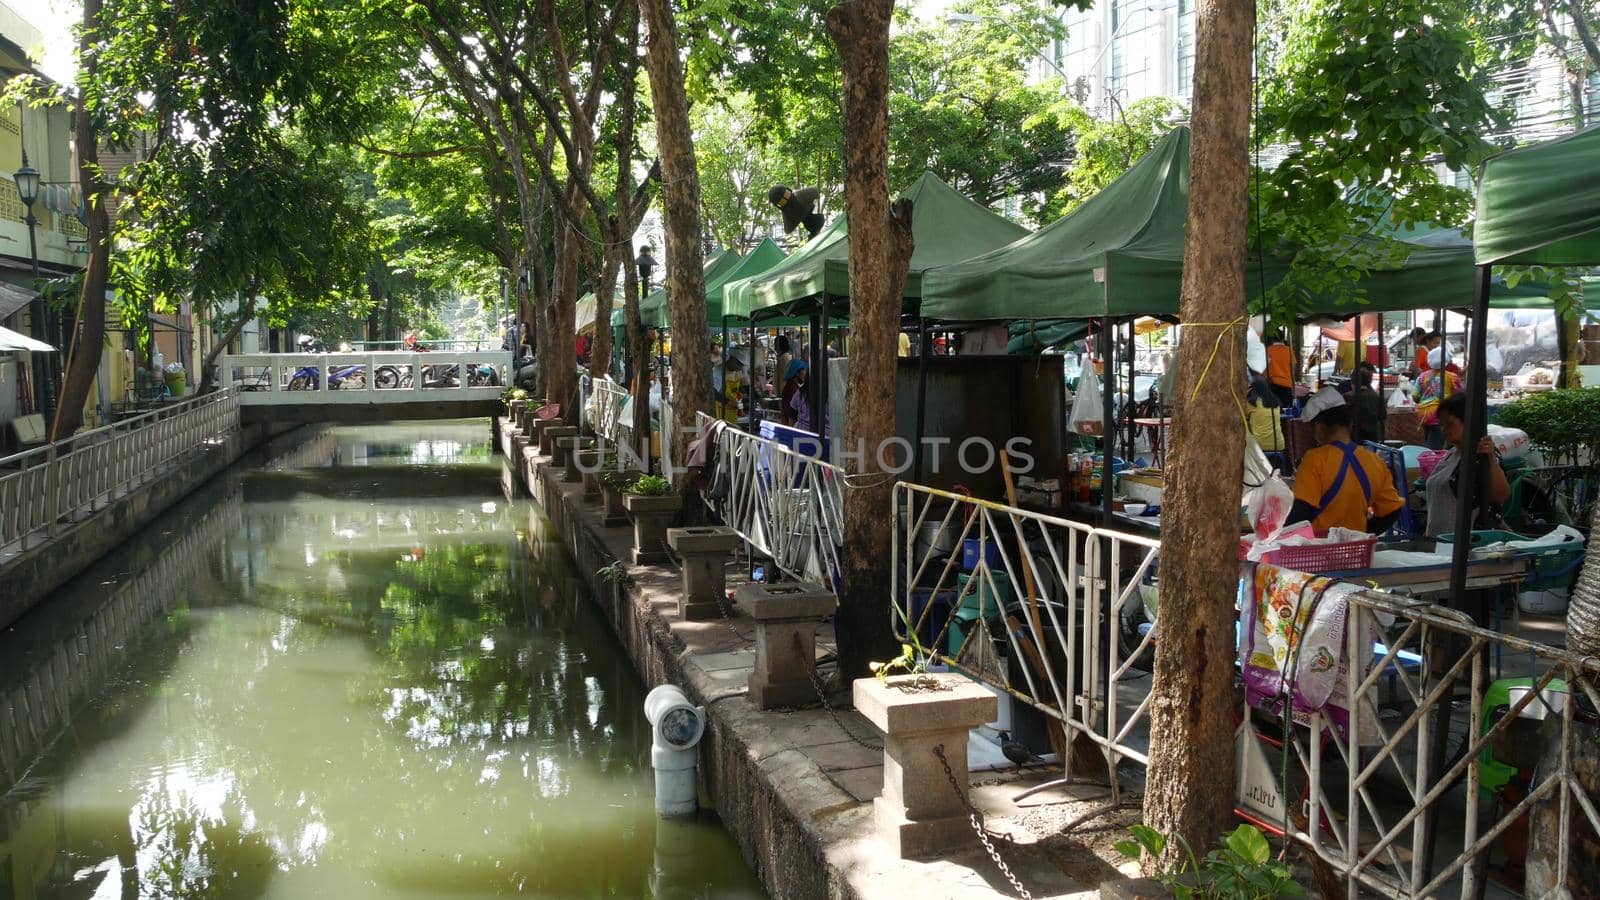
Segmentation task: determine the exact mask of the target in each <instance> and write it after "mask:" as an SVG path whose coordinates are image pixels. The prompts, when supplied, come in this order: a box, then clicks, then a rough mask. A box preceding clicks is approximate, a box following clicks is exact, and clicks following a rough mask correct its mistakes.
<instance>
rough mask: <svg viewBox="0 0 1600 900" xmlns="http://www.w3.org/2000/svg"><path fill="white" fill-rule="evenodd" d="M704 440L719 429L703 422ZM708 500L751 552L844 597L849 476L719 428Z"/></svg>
mask: <svg viewBox="0 0 1600 900" xmlns="http://www.w3.org/2000/svg"><path fill="white" fill-rule="evenodd" d="M698 421H699V426H698V427H699V429H700V431H701V433H704V432H705V430H706V429H708V428H711V427H713V425H712V423H713V422H715V420H714V419H712V418H711V417H710V416H707V415H705V414H703V413H702V414H701V415H700V417H699V420H698ZM716 458H717V459H716V469H715V471H714V473H713V477H712V487H711V490H710V491H709V492H707V494H706V500H707V502H708V503H710V504H711V506H712V509H713V510H714V511H715V512H716V513H717V515H718V516H720V517H721V519H722V521H723V522H724V523H725V524H727V525H728V526H729V527H731V528H733V529H734V530H735V531H737V532H738V533H739V535H740V536H741V537H743V538H744V540H745V542H746V543H747V544H748V545H749V546H750V548H751V550H753V551H754V552H756V553H759V554H761V555H763V556H766V557H767V558H769V559H771V560H772V563H773V565H775V566H777V567H778V568H779V569H781V570H782V571H783V572H785V573H787V574H788V575H789V576H791V577H794V578H805V579H810V580H814V581H819V582H822V583H824V584H827V585H829V586H830V587H833V588H835V589H837V587H838V584H839V554H840V548H841V547H842V546H843V543H844V495H843V490H844V483H845V476H844V472H843V470H841V469H839V468H838V467H837V466H833V465H830V464H828V463H825V462H822V461H821V460H820V459H817V458H815V457H813V456H808V455H806V454H803V453H798V452H796V451H794V450H792V449H790V448H789V447H785V446H784V445H782V444H779V443H777V442H775V441H769V440H763V439H762V438H759V437H756V436H755V435H751V434H746V433H745V432H742V431H740V430H738V429H737V428H731V427H730V428H718V430H717V438H716Z"/></svg>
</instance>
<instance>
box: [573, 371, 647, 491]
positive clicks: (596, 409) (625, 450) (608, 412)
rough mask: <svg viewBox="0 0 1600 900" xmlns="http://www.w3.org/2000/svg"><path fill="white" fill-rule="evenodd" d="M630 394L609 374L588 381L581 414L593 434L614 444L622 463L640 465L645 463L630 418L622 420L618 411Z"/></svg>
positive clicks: (633, 465)
mask: <svg viewBox="0 0 1600 900" xmlns="http://www.w3.org/2000/svg"><path fill="white" fill-rule="evenodd" d="M631 396H632V395H631V394H629V393H628V390H627V388H624V387H623V386H622V385H620V384H617V383H616V382H614V381H612V380H611V379H610V378H597V379H594V380H592V381H591V383H590V385H589V399H588V401H587V402H586V403H585V405H584V407H583V414H584V417H585V419H586V420H587V421H588V423H589V427H590V428H591V429H593V431H594V433H595V436H596V437H598V438H600V440H601V441H603V442H604V443H607V444H610V445H612V446H614V447H616V449H617V454H618V455H619V456H620V457H621V458H622V464H623V465H625V466H632V467H636V468H639V469H644V468H646V466H645V465H644V461H643V460H641V459H640V458H639V453H638V450H637V446H638V445H637V444H636V442H635V441H634V439H633V422H632V421H624V417H623V415H622V410H623V407H624V406H626V405H627V403H628V398H629V397H631Z"/></svg>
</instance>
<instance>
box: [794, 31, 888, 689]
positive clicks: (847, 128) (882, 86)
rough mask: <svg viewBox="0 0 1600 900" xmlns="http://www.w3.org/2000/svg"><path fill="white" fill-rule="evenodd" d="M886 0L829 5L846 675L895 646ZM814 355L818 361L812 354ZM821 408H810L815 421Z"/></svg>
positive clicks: (842, 666) (862, 671)
mask: <svg viewBox="0 0 1600 900" xmlns="http://www.w3.org/2000/svg"><path fill="white" fill-rule="evenodd" d="M893 14H894V2H893V0H856V2H851V3H843V4H840V5H839V6H835V7H834V8H833V9H831V10H829V11H828V33H829V34H830V35H831V36H832V37H833V42H834V44H835V45H836V46H837V47H838V48H839V58H840V62H841V64H842V66H843V73H844V170H845V210H846V213H847V214H848V215H849V217H850V350H851V353H850V373H849V383H848V384H847V386H846V387H847V392H848V394H849V396H850V403H849V406H848V408H847V410H846V415H845V423H844V445H843V454H844V455H843V456H842V459H843V460H844V464H845V467H846V469H847V471H849V472H850V473H851V474H852V475H854V476H855V479H856V480H855V481H854V482H853V483H852V484H851V485H850V486H849V487H847V488H846V489H845V490H844V552H843V553H842V554H840V560H841V564H842V572H841V575H842V581H843V584H842V585H840V588H839V590H840V593H839V673H840V676H841V677H842V678H844V679H845V681H846V683H848V682H849V681H850V680H852V679H855V678H860V677H863V676H865V675H867V674H868V672H869V668H868V663H870V662H871V661H872V660H873V659H880V660H881V659H885V658H887V657H886V656H885V654H887V653H889V651H890V648H892V647H893V646H894V641H893V635H892V634H891V633H890V630H889V617H888V615H887V614H886V611H885V606H886V605H887V604H888V602H889V584H890V579H889V574H890V573H889V565H890V562H889V560H890V557H891V553H890V543H891V541H892V533H893V529H892V528H891V524H892V520H891V518H890V513H891V506H892V503H893V500H892V493H893V485H894V479H893V478H892V477H891V476H890V475H889V474H887V473H886V472H885V471H884V463H886V462H887V463H888V464H890V465H894V464H895V460H893V459H887V460H884V459H880V458H879V457H880V451H883V452H884V453H888V452H891V451H889V450H888V449H886V448H889V447H891V446H892V444H891V443H890V439H891V438H893V437H894V436H895V416H894V398H895V355H896V351H897V350H898V348H899V344H898V338H899V330H900V303H901V296H902V295H903V294H904V293H905V280H906V272H907V270H908V268H909V267H910V263H911V249H912V248H911V244H912V241H911V215H912V210H911V207H910V204H909V203H903V202H902V203H897V204H895V205H894V207H893V208H891V207H890V205H889V144H888V133H889V25H890V20H891V19H892V18H893ZM815 362H816V364H817V365H826V364H827V360H826V359H825V358H820V359H818V360H816V361H815ZM823 415H824V412H823V411H822V410H816V411H814V412H813V417H814V418H815V420H816V421H817V422H818V424H820V423H821V422H822V421H823Z"/></svg>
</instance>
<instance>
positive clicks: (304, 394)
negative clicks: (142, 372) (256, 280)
mask: <svg viewBox="0 0 1600 900" xmlns="http://www.w3.org/2000/svg"><path fill="white" fill-rule="evenodd" d="M510 368H511V354H509V353H506V352H504V351H502V350H483V351H438V352H426V353H417V352H410V351H384V352H353V353H240V354H229V355H226V356H223V357H222V359H221V362H220V370H221V375H222V384H223V386H224V387H233V388H236V389H237V390H239V391H240V392H241V397H240V401H241V402H242V403H244V404H245V405H247V406H266V405H303V404H307V403H317V404H331V403H337V404H362V403H376V402H383V403H404V402H433V401H436V400H443V399H456V400H466V399H473V400H481V399H484V398H489V399H493V398H495V397H498V396H499V395H500V393H501V391H502V390H504V385H505V384H506V383H507V378H508V377H509V376H510V374H511V372H510Z"/></svg>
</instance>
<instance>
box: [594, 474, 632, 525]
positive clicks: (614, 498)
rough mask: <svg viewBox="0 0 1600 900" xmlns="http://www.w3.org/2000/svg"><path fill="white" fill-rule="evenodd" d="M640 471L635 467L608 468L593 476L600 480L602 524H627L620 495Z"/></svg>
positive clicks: (624, 508)
mask: <svg viewBox="0 0 1600 900" xmlns="http://www.w3.org/2000/svg"><path fill="white" fill-rule="evenodd" d="M640 474H641V473H640V472H639V471H638V470H637V469H618V468H615V467H612V468H608V469H606V470H604V471H602V472H600V473H598V474H597V475H596V476H595V480H596V481H599V482H600V498H601V501H602V508H603V509H604V515H603V517H602V518H601V520H600V521H601V524H603V525H626V524H628V509H627V507H625V506H623V505H622V497H623V495H624V494H626V493H627V491H628V488H630V487H632V486H633V483H634V482H635V481H638V480H639V475H640Z"/></svg>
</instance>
